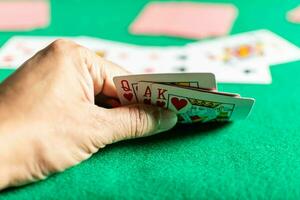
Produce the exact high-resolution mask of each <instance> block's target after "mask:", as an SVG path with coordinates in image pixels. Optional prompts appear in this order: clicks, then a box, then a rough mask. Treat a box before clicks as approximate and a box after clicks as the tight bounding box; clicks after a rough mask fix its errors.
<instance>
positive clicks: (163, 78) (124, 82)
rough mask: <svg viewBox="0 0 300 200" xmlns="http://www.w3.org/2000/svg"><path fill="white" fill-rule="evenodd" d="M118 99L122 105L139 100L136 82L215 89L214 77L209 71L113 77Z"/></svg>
mask: <svg viewBox="0 0 300 200" xmlns="http://www.w3.org/2000/svg"><path fill="white" fill-rule="evenodd" d="M113 80H114V84H115V86H116V89H117V92H118V96H119V99H120V101H121V103H122V104H123V105H127V104H133V103H137V102H139V100H141V99H139V96H138V82H139V81H151V82H157V83H165V84H176V85H182V86H188V87H195V88H206V89H210V90H215V89H216V81H215V77H214V75H213V74H211V73H186V74H176V73H173V74H140V75H128V76H116V77H114V79H113Z"/></svg>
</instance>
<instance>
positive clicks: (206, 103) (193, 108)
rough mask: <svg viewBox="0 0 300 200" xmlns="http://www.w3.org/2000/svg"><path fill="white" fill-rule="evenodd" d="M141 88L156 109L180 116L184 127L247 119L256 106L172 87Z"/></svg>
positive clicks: (143, 84)
mask: <svg viewBox="0 0 300 200" xmlns="http://www.w3.org/2000/svg"><path fill="white" fill-rule="evenodd" d="M138 87H139V95H140V96H144V97H145V98H148V99H149V101H151V104H152V105H156V106H160V107H163V108H166V109H169V110H172V111H174V112H176V113H177V114H178V120H179V122H180V123H194V122H208V121H230V120H238V119H244V118H246V117H247V116H248V114H249V113H250V111H251V109H252V107H253V105H254V99H251V98H236V97H230V96H226V95H219V94H213V93H207V92H201V91H195V90H191V89H185V88H179V87H175V86H170V85H163V84H156V83H153V84H151V85H149V84H148V83H146V82H139V84H138ZM145 103H147V102H145Z"/></svg>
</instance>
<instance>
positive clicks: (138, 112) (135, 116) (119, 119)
mask: <svg viewBox="0 0 300 200" xmlns="http://www.w3.org/2000/svg"><path fill="white" fill-rule="evenodd" d="M101 112H105V114H104V116H105V118H106V119H105V121H106V122H107V123H106V126H108V130H109V132H110V134H109V135H110V136H111V138H110V140H109V141H110V142H111V143H113V142H117V141H120V140H125V139H131V138H138V137H145V136H149V135H153V134H157V133H160V132H163V131H167V130H169V129H171V128H173V127H174V126H175V125H176V123H177V115H176V113H174V112H172V111H170V110H166V109H163V108H159V107H154V106H150V105H140V104H137V105H129V106H123V107H118V108H113V109H105V110H102V111H101ZM102 114H103V113H102ZM102 116H103V115H102Z"/></svg>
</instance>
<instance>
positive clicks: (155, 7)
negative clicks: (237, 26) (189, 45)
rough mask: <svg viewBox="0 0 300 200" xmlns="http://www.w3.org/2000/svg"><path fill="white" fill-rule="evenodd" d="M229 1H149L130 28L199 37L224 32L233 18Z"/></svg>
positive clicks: (235, 11)
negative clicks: (221, 2) (223, 2)
mask: <svg viewBox="0 0 300 200" xmlns="http://www.w3.org/2000/svg"><path fill="white" fill-rule="evenodd" d="M236 15H237V9H236V8H235V7H234V6H233V5H231V4H207V3H196V2H151V3H149V4H147V5H146V6H145V8H144V9H143V11H142V12H141V13H140V14H139V16H138V17H137V19H135V21H134V22H133V24H132V25H131V26H130V32H132V33H134V34H144V35H168V36H179V37H186V38H198V39H199V38H203V37H211V36H220V35H225V34H227V33H228V32H229V31H230V29H231V27H232V24H233V22H234V20H235V18H236Z"/></svg>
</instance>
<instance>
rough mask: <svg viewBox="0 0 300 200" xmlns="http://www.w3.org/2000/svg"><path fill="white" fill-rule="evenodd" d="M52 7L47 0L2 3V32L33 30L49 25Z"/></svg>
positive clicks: (22, 0) (0, 27) (0, 3)
mask: <svg viewBox="0 0 300 200" xmlns="http://www.w3.org/2000/svg"><path fill="white" fill-rule="evenodd" d="M49 21H50V6H49V1H47V0H39V1H37V0H35V1H24V0H19V1H0V30H5V31H12V30H31V29H34V28H42V27H45V26H47V25H48V24H49Z"/></svg>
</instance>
